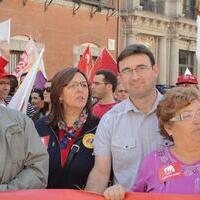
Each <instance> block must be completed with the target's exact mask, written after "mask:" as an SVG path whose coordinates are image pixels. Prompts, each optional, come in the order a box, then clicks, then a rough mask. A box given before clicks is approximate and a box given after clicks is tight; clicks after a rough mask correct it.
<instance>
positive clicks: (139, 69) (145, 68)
mask: <svg viewBox="0 0 200 200" xmlns="http://www.w3.org/2000/svg"><path fill="white" fill-rule="evenodd" d="M151 67H152V66H146V65H138V66H137V67H136V68H135V69H133V68H130V67H125V68H123V69H122V70H121V74H126V75H131V74H133V72H134V71H135V72H136V73H137V74H138V75H142V74H145V73H146V72H147V71H148V70H149V69H150V68H151Z"/></svg>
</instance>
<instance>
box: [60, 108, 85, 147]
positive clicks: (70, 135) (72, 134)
mask: <svg viewBox="0 0 200 200" xmlns="http://www.w3.org/2000/svg"><path fill="white" fill-rule="evenodd" d="M87 117H88V113H87V112H86V109H84V110H83V111H82V113H81V114H80V117H79V118H78V119H77V120H76V121H75V122H74V124H73V126H72V128H70V129H68V127H67V124H66V123H65V122H64V121H62V120H60V121H59V122H58V128H59V130H62V131H64V133H65V134H64V137H63V138H62V140H61V141H60V148H61V149H64V148H66V146H67V144H68V141H69V140H71V139H75V138H76V134H77V131H78V130H80V129H81V128H82V127H83V124H84V123H85V122H86V120H87Z"/></svg>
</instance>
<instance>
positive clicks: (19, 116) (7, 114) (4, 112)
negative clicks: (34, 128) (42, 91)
mask: <svg viewBox="0 0 200 200" xmlns="http://www.w3.org/2000/svg"><path fill="white" fill-rule="evenodd" d="M0 112H1V115H0V120H2V121H5V122H6V124H8V123H9V122H13V120H14V121H17V122H18V123H19V124H20V125H23V124H24V123H25V122H26V121H29V120H31V119H29V118H28V117H27V116H26V115H25V114H23V113H21V112H18V111H16V110H13V109H10V108H6V107H3V106H0Z"/></svg>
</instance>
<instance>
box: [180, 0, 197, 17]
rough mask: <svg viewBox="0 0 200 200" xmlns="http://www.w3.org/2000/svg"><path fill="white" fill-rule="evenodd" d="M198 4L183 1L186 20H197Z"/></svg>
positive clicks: (189, 0) (192, 1)
mask: <svg viewBox="0 0 200 200" xmlns="http://www.w3.org/2000/svg"><path fill="white" fill-rule="evenodd" d="M195 5H196V2H195V0H184V1H183V15H184V17H186V18H190V19H195V16H196V8H195Z"/></svg>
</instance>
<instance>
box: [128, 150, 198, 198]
mask: <svg viewBox="0 0 200 200" xmlns="http://www.w3.org/2000/svg"><path fill="white" fill-rule="evenodd" d="M132 191H134V192H153V193H156V192H157V193H176V194H200V158H199V161H198V162H195V163H193V164H185V163H183V162H181V161H180V160H179V159H178V158H176V157H175V155H174V154H173V153H172V152H171V150H170V147H168V148H166V149H162V150H159V151H154V152H152V153H150V154H149V155H147V156H146V157H145V158H144V160H143V162H142V164H141V167H140V169H139V172H138V177H137V179H136V182H135V184H134V186H133V188H132Z"/></svg>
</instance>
